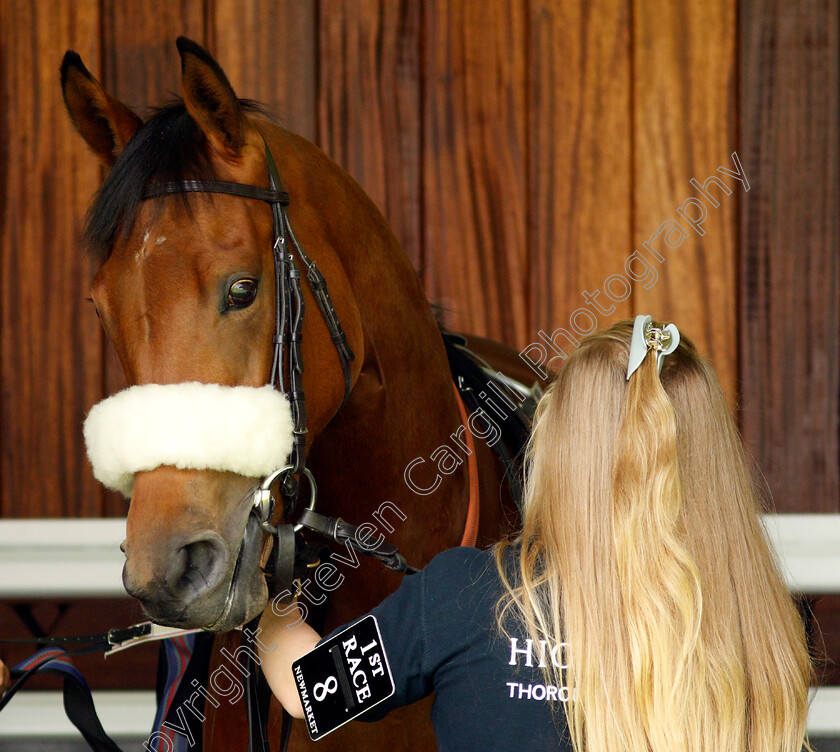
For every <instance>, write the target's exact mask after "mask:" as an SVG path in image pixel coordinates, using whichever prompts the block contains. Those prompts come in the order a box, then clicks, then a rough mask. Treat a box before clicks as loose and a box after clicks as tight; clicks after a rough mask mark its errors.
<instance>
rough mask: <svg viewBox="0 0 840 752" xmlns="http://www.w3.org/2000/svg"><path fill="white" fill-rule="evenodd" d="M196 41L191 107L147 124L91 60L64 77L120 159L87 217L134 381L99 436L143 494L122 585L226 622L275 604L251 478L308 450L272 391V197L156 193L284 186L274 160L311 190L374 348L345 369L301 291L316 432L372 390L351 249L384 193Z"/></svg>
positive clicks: (184, 617)
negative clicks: (300, 447) (180, 186)
mask: <svg viewBox="0 0 840 752" xmlns="http://www.w3.org/2000/svg"><path fill="white" fill-rule="evenodd" d="M178 51H179V53H180V57H181V67H182V89H181V96H182V101H179V102H177V103H174V104H171V105H169V106H166V107H164V108H162V109H159V110H157V111H155V112H154V114H153V115H152V116H151V117H149V118H148V120H147V121H146V122H143V121H142V120H141V119H140V118H139V117H138V116H137V115H136V114H134V113H133V112H132V111H131V110H130V109H129V108H128V107H127V106H126V105H125V104H123V103H121V102H120V101H118V100H117V99H115V98H114V97H112V96H111V95H109V94H108V93H106V92H105V90H104V89H103V87H102V86H101V84H100V83H99V82H98V81H97V80H96V79H95V78H94V77H93V76H92V75H91V74H90V73H89V72H88V70H87V69H86V68H85V66H84V64H83V63H82V61H81V59H80V58H79V56H78V55H76V54H75V53H72V52H68V53H67V54H66V55H65V58H64V62H63V64H62V68H61V77H62V89H63V93H64V100H65V102H66V105H67V109H68V111H69V113H70V117H71V118H72V121H73V123H74V125H75V127H76V129H77V130H78V131H79V133H80V134H81V135H82V137H83V138H84V140H85V141H86V142H87V143H88V145H89V146H90V147H91V148H92V149H93V151H94V152H95V153H96V154H97V155H98V157H99V158H100V159H101V160H102V161H103V162H104V163H105V164H106V165H107V166H108V167H109V168H110V172H109V174H108V176H107V177H106V179H105V181H104V183H103V185H102V187H101V188H100V190H99V192H98V194H97V196H96V198H95V200H94V203H93V206H92V207H91V210H90V213H89V215H88V220H87V229H86V239H87V245H88V247H89V248H90V250H91V252H92V254H93V257H94V260H95V262H96V265H97V271H96V274H95V277H94V280H93V284H92V299H93V301H94V303H95V305H96V309H97V312H98V314H99V317H100V319H101V321H102V325H103V327H104V329H105V332H106V334H107V336H108V337H109V338H110V340H111V341H112V342H113V344H114V347H115V349H116V352H117V355H118V357H119V360H120V363H121V365H122V367H123V370H124V372H125V375H126V377H127V380H128V382H129V384H130V385H132V387H133V389H129V390H127V391H126V392H125V393H123V395H120V399H122V400H123V402H124V404H117V403H116V402H110V403H109V405H108V409H107V410H103V411H102V412H101V414H100V421H101V422H102V423H103V425H100V426H98V428H96V430H93V429H91V437H90V438H91V441H92V442H93V443H94V444H96V447H95V451H98V452H99V453H100V454H102V453H104V454H105V455H108V456H111V455H119V456H122V455H127V456H130V457H131V458H132V459H131V462H129V464H128V465H127V466H125V467H123V466H121V465H120V464H119V461H116V465H115V466H111V465H109V466H108V467H106V474H107V473H111V475H109V476H108V478H103V477H101V476H100V479H101V480H104V481H105V482H106V483H108V484H109V485H111V486H112V487H116V488H120V489H121V490H123V492H124V493H126V495H130V498H131V502H130V506H129V512H128V520H127V530H126V538H125V541H124V543H123V546H122V548H123V551H124V552H125V556H126V563H125V568H124V573H123V579H124V583H125V586H126V589H127V590H128V592H129V593H130V594H131V595H133V596H134V597H136V598H137V599H139V600H140V601H141V603H142V605H143V607H144V609H145V610H146V612H147V614H148V615H149V616H150V617H151V618H152V619H154V620H155V621H157V622H159V623H162V624H169V625H173V626H182V627H206V628H211V629H214V630H217V631H222V630H227V629H230V628H232V627H234V626H236V625H238V624H241V623H243V622H244V621H247V620H248V619H250V618H253V617H254V616H255V615H257V614H258V613H260V611H261V610H262V609H263V608H264V606H265V603H266V598H267V590H266V585H265V580H264V577H263V576H262V573H261V567H262V566H263V565H264V563H265V559H266V557H267V555H268V550H267V549H268V545H267V543H266V541H267V540H268V539H267V538H266V537H265V536H264V535H263V533H262V531H261V530H260V528H259V526H258V524H257V520H256V519H255V517H254V516H253V515H251V514H250V510H251V493H250V490H251V489H252V488H253V487H254V485H255V483H256V481H257V479H258V478H259V477H261V476H263V475H265V474H267V472H268V471H269V470H270V469H271V468H272V467H275V466H277V465H282V464H283V463H284V461H285V455H286V454H287V453H288V452H289V450H290V448H291V438H292V437H291V427H292V425H291V416H290V414H289V408H288V402H287V400H286V399H285V397H284V396H283V395H282V394H280V392H274V391H272V390H271V389H267V390H266V389H261V387H263V386H264V385H266V384H268V383H269V380H270V374H271V371H272V361H273V357H274V342H273V339H274V335H275V314H276V305H275V292H276V289H275V288H276V284H275V258H274V251H273V246H274V241H275V238H274V218H273V214H272V212H273V207H272V206H271V205H270V203H266V202H265V201H263V200H255V199H254V198H249V197H246V196H236V195H228V194H224V193H221V194H220V193H212V194H210V193H201V192H199V193H189V194H188V193H181V194H180V195H168V194H163V195H155V196H151V194H150V193H149V187H150V186H155V185H159V184H165V183H167V182H171V181H177V182H179V183H183V181H191V180H193V181H211V180H212V181H226V182H229V183H236V184H240V185H248V186H255V187H258V188H263V189H266V190H269V189H270V178H269V165H268V161H267V160H268V159H271V157H270V156H267V155H270V154H273V155H274V156H275V158H276V161H277V166H278V169H279V172H280V174H281V175H282V179H283V182H284V184H285V186H286V187H287V188H288V189H289V193H290V195H291V196H292V197H293V198H292V201H291V203H290V206H289V207H288V215H289V217H290V220H291V221H292V222H293V223H294V226H295V228H296V229H295V231H296V233H297V234H298V235H299V236H300V237H301V238H305V246H306V250H307V252H308V254H309V256H310V257H311V259H312V260H313V261H315V262H316V263H317V267H318V269H320V271H321V273H322V274H323V276H324V277H325V278H326V279H327V280H328V281H329V289H330V293H331V295H332V301H333V304H334V306H335V310H336V312H337V314H338V317H339V319H340V321H341V323H342V325H343V327H344V331H345V333H346V336H347V338H348V340H349V345H350V347H351V348H352V350H353V351H354V352H355V353H356V356H357V357H356V359H355V360H354V361H353V362H352V363H351V364H350V369H349V376H348V375H347V374H345V373H343V371H342V368H341V363H340V362H339V358H338V357H337V355H336V347H335V345H334V343H333V341H332V340H331V337H330V331H329V329H328V327H327V325H326V324H325V322H324V320H323V319H322V318H321V317H320V316H319V315H318V313H317V310H318V309H317V306H316V305H315V303H316V301H315V299H314V298H313V295H312V292H311V290H310V289H309V288H308V286H307V285H306V284H303V285H302V294H303V302H304V304H305V306H306V307H307V308H308V309H309V310H310V311H312V312H313V313H312V315H310V316H308V317H306V319H305V326H304V332H305V336H303V337H302V342H301V345H300V346H301V348H302V360H303V362H304V363H305V364H306V369H305V371H303V374H302V388H303V392H304V394H305V395H306V411H307V416H306V425H307V427H308V431H309V433H308V435H307V441H308V442H309V443H311V441H312V439H313V438H314V437H315V436H317V435H318V434H319V433H320V432H321V430H322V429H323V428H324V426H326V425H327V424H328V423H329V422H330V420H331V419H332V418H333V417H334V416H335V415H336V413H337V412H338V411H339V408H340V407H341V405H342V403H343V401H344V400H345V398H346V394H345V391H346V383H345V380H346V379H347V380H348V381H349V382H350V384H351V385H352V384H354V383H355V382H356V380H357V378H358V376H359V372H360V370H361V364H362V361H363V359H364V356H365V343H364V340H363V334H362V323H361V316H360V312H359V308H358V304H357V301H356V299H355V297H354V293H353V289H352V286H351V283H350V280H349V278H348V275H347V271H346V269H345V265H344V263H343V261H342V258H341V257H340V254H339V253H338V252H337V250H336V248H337V246H338V245H340V244H342V243H346V242H348V239H347V238H346V236H345V233H346V232H347V224H348V222H349V223H352V221H355V220H354V217H355V216H356V215H357V214H358V213H359V212H362V213H363V214H364V213H369V212H371V211H372V204H371V205H370V206H368V204H369V203H370V202H369V201H368V202H367V203H365V202H366V199H365V198H364V197H363V194H361V191H360V189H358V187H350V188H348V185H349V183H350V182H352V181H350V178H349V177H348V176H346V175H345V174H344V173H343V172H342V171H341V170H340V169H339V168H338V167H337V166H336V165H334V164H333V163H332V162H331V161H330V160H329V159H328V158H327V157H326V155H324V154H323V153H321V152H320V151H319V150H318V149H317V148H316V147H314V146H313V145H311V144H309V143H308V142H307V141H305V140H304V139H302V138H300V137H297V136H295V135H293V134H291V133H288V132H286V131H283V130H281V129H280V128H278V127H276V126H274V125H273V124H271V123H270V122H269V121H268V119H267V118H265V117H264V116H263V115H261V113H260V112H259V110H258V109H257V108H256V107H255V106H254V105H252V104H249V103H247V102H245V101H242V100H239V99H238V98H237V96H236V95H235V94H234V91H233V89H232V87H231V85H230V83H229V82H228V80H227V77H226V76H225V74H224V72H223V71H222V69H221V68H220V67H219V65H218V63H216V61H215V60H214V59H213V58H212V57H211V56H210V55H209V54H208V53H207V52H206V51H205V50H204V49H203V48H201V47H200V46H199V45H197V44H195V43H194V42H191V41H189V40H186V39H184V38H180V39H179V40H178ZM269 149H270V151H269ZM374 211H375V210H374ZM377 221H379V220H374V222H377ZM299 263H300V261H298V264H299ZM151 385H157V386H155V387H152V386H151ZM136 387H140V389H136ZM277 398H279V399H280V402H278V401H277ZM114 399H116V398H114ZM106 402H107V401H106ZM284 405H285V407H284ZM102 407H103V408H104V407H105V403H103V405H102ZM165 447H168V448H165ZM89 448H90V447H89ZM208 457H212V458H214V459H207V458H208ZM131 463H134V464H131ZM249 463H250V464H249ZM106 464H107V463H106ZM275 469H276V467H275ZM95 470H96V467H95ZM111 476H113V477H111ZM304 493H306V492H305V491H304Z"/></svg>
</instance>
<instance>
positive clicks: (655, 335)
mask: <svg viewBox="0 0 840 752" xmlns="http://www.w3.org/2000/svg"><path fill="white" fill-rule="evenodd" d="M679 344H680V332H679V329H677V327H676V326H675V325H674V324H668V326H665V327H662V328H659V327H657V326H654V325H653V319H652V318H651V317H650V316H645V315H639V316H636V320H635V322H634V323H633V339H632V340H630V360H629V362H628V364H627V378H628V379H629V378H630V376H632V374H633V372H634V371H635V370H636V369H637V368H638V367H639V366H640V365H642V361H643V360H644V359H645V356H646V355H647V353H648V350H656V367H657V369H658V372H659V373H661V372H662V361H663V360H664V359H665V356H666V355H670V354H671V353H672V352H674V350H676V349H677V345H679Z"/></svg>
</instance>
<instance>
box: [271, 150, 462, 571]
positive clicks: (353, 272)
mask: <svg viewBox="0 0 840 752" xmlns="http://www.w3.org/2000/svg"><path fill="white" fill-rule="evenodd" d="M284 139H285V141H286V143H285V144H283V143H278V145H277V146H278V148H279V149H280V150H282V151H281V153H283V154H285V159H284V161H286V160H289V159H291V158H294V159H296V160H297V162H298V164H297V166H294V165H292V164H290V163H287V164H286V167H287V168H288V172H289V175H290V181H289V182H288V184H287V186H286V187H287V190H288V191H289V194H290V196H291V197H292V201H293V202H294V201H295V197H296V196H302V195H306V196H308V197H309V199H310V203H311V202H312V201H314V200H316V199H317V201H318V203H319V205H320V206H322V207H324V208H323V209H322V211H321V212H320V215H321V221H322V222H323V223H324V228H323V229H324V232H325V233H326V234H327V236H328V237H329V238H330V239H331V241H332V242H331V245H332V247H333V249H334V250H335V252H336V253H337V255H338V256H339V258H340V260H341V263H342V265H343V267H344V270H345V273H346V275H347V278H348V279H349V281H350V285H351V287H352V290H353V293H354V297H355V300H356V303H357V305H358V308H359V311H360V314H361V319H362V325H363V330H364V355H363V362H362V371H361V373H360V375H359V377H358V379H357V380H356V383H355V385H354V388H353V391H352V393H351V395H350V398H349V400H348V401H347V404H346V405H345V406H344V407H343V409H342V410H341V411H340V412H339V413H338V415H337V416H336V417H335V418H334V419H333V420H332V421H331V422H330V424H329V425H328V426H327V427H326V428H325V429H324V430H323V431H322V432H321V433H320V434H319V435H318V436H317V437H316V438H315V439H314V441H313V443H312V447H311V451H310V461H309V464H310V467H312V468H313V470H316V471H317V477H318V484H319V489H320V491H321V494H320V496H321V498H322V499H324V504H325V508H327V505H328V513H329V514H335V515H342V516H345V517H348V518H349V519H351V520H354V521H356V522H357V523H358V522H361V521H363V520H365V519H367V518H368V516H369V515H370V514H371V513H372V512H374V511H376V510H377V508H378V507H379V506H380V505H381V504H382V502H383V501H386V500H387V501H391V502H392V503H394V504H396V505H397V506H398V507H399V508H400V509H401V510H402V511H403V512H404V513H405V514H406V515H407V516H408V518H409V520H411V518H412V517H413V518H414V521H415V522H419V519H418V517H419V516H420V515H428V514H429V513H430V512H429V510H430V506H431V508H432V511H433V512H434V513H435V514H437V517H436V521H435V524H436V526H437V527H438V530H439V533H440V534H441V535H442V537H443V538H444V540H443V541H441V540H440V539H437V540H432V541H431V542H430V541H429V540H428V539H429V538H430V537H431V536H429V535H428V526H427V525H423V524H420V525H414V526H413V529H414V530H415V531H417V533H418V536H417V538H416V539H415V540H406V539H405V538H406V536H402V537H403V542H402V543H401V545H403V546H405V547H406V548H407V549H409V550H410V549H412V548H413V549H415V555H417V556H419V557H421V558H422V559H426V558H428V556H429V555H431V554H432V553H434V552H435V551H436V550H439V549H440V548H441V543H442V542H443V543H448V544H449V545H454V544H456V543H457V541H458V538H459V536H460V532H459V525H460V524H461V520H460V519H459V517H462V515H459V513H458V512H457V511H456V513H455V514H454V515H453V516H452V519H451V520H450V519H449V516H450V515H448V513H447V512H446V510H434V509H433V507H434V505H435V502H436V501H437V500H438V499H440V500H441V501H440V505H441V506H442V505H443V502H444V500H445V501H446V503H448V504H450V505H451V506H454V508H455V509H456V510H457V509H458V508H459V507H460V506H462V505H461V504H459V503H458V501H459V500H460V499H462V498H463V497H465V496H466V494H467V489H468V485H467V481H466V472H457V473H455V474H453V475H452V476H448V477H445V478H443V481H444V482H443V483H442V484H441V486H440V488H439V489H438V490H437V491H436V492H435V494H434V495H433V496H431V497H428V496H420V495H418V494H416V493H414V492H413V491H411V490H410V489H409V488H408V486H407V484H406V482H405V480H404V477H403V473H404V469H405V467H406V466H407V465H408V463H409V462H411V461H412V460H413V459H415V458H416V457H423V458H425V459H426V460H427V466H428V467H432V466H433V465H434V463H433V462H432V461H429V460H428V458H429V456H430V454H431V453H432V452H433V451H434V450H435V449H436V448H437V447H438V446H440V445H441V444H443V443H446V442H447V441H449V443H450V444H451V440H450V439H448V437H449V435H450V434H451V433H452V432H453V431H455V430H456V429H457V428H458V426H459V425H460V424H461V420H460V414H459V412H458V407H457V403H456V401H455V398H454V392H453V389H452V381H451V376H450V371H449V364H448V361H447V358H446V352H445V350H444V347H443V342H442V339H441V335H440V330H439V327H438V325H437V322H436V321H435V318H434V316H433V314H432V311H431V308H430V306H429V303H428V300H427V299H426V296H425V293H424V292H423V289H422V287H421V284H420V280H419V277H418V275H417V273H416V272H415V270H414V269H413V268H412V266H411V263H410V261H409V259H408V257H407V256H406V254H405V253H404V251H403V250H402V248H401V247H400V244H399V242H398V241H397V239H396V237H395V236H394V234H393V232H392V231H391V229H390V228H389V227H388V225H387V223H386V222H385V219H384V218H383V216H382V214H381V213H380V212H379V210H378V209H377V208H376V206H375V205H374V204H373V202H372V201H371V200H370V198H369V197H368V196H367V195H366V194H365V193H364V191H362V189H361V188H360V187H359V185H358V184H357V183H356V182H355V181H354V180H353V179H352V178H351V177H350V176H349V175H347V173H345V172H344V171H343V170H341V168H340V167H338V166H337V165H336V164H335V163H334V162H332V160H330V159H329V158H328V157H327V156H326V155H324V154H323V153H322V152H321V151H320V150H318V149H317V148H316V147H314V146H312V145H311V144H309V143H308V142H306V141H304V140H303V139H300V138H299V137H295V136H292V135H291V134H284ZM270 145H271V146H272V147H273V144H270ZM282 169H283V168H282V167H281V171H282ZM299 176H306V183H307V185H306V186H296V185H294V183H293V181H294V180H295V179H296V178H298V177H299ZM283 179H284V181H286V177H285V176H284V177H283ZM301 242H302V243H305V239H304V238H301ZM464 469H465V466H464ZM428 472H429V473H432V474H433V471H432V470H429V471H428ZM405 524H406V525H408V524H409V523H408V522H406V523H405ZM424 529H425V533H424V534H423V535H421V534H422V533H423V531H424ZM409 537H410V536H409ZM397 538H398V539H399V538H400V536H399V535H397ZM421 538H422V539H421ZM427 548H428V551H426V550H425V549H427Z"/></svg>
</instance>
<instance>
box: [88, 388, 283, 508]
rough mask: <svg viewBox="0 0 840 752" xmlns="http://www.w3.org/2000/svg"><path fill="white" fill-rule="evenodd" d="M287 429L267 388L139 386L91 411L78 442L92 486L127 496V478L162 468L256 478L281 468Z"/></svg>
mask: <svg viewBox="0 0 840 752" xmlns="http://www.w3.org/2000/svg"><path fill="white" fill-rule="evenodd" d="M293 429H294V423H293V420H292V410H291V405H290V404H289V401H288V400H287V399H286V397H285V396H284V395H283V394H282V393H281V392H278V391H277V390H276V389H274V388H273V387H271V386H263V387H247V386H221V385H219V384H200V383H197V382H196V383H185V384H144V385H141V386H132V387H129V388H128V389H125V390H123V391H122V392H119V393H117V394H115V395H113V396H112V397H108V399H105V400H103V401H102V402H100V403H99V404H97V405H94V406H93V408H92V409H91V411H90V413H88V416H87V419H86V420H85V429H84V434H85V444H86V445H87V453H88V457H89V459H90V463H91V465H93V474H94V475H95V476H96V478H97V480H99V481H100V482H101V483H103V484H104V485H106V486H107V487H108V488H112V489H114V490H115V491H119V492H120V493H122V494H123V495H124V496H127V497H128V496H131V489H132V486H133V484H134V474H135V473H137V472H139V471H141V470H153V469H154V468H156V467H159V466H161V465H172V466H174V467H177V468H182V469H186V468H190V469H193V470H227V471H230V472H233V473H238V474H240V475H245V476H248V477H253V478H259V477H262V476H264V475H268V474H269V473H271V472H273V471H274V470H277V469H278V468H280V467H282V466H283V465H284V464H286V459H287V457H288V455H289V453H290V452H291V450H292V439H293Z"/></svg>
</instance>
